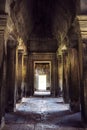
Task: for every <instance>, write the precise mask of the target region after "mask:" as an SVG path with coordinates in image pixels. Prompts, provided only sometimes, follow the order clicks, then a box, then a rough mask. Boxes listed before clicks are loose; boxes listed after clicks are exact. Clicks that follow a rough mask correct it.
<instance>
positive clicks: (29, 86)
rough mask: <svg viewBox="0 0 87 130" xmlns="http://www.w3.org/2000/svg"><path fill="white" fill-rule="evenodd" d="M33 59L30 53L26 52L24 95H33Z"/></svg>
mask: <svg viewBox="0 0 87 130" xmlns="http://www.w3.org/2000/svg"><path fill="white" fill-rule="evenodd" d="M33 75H34V74H33V61H32V58H31V55H30V54H28V64H27V88H26V96H27V97H29V96H33V94H34V88H33V82H34V80H33Z"/></svg>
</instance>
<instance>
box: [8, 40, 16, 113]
mask: <svg viewBox="0 0 87 130" xmlns="http://www.w3.org/2000/svg"><path fill="white" fill-rule="evenodd" d="M15 76H16V42H15V41H13V40H8V43H7V92H6V93H7V106H6V110H7V111H8V112H12V111H14V107H15V100H16V98H15Z"/></svg>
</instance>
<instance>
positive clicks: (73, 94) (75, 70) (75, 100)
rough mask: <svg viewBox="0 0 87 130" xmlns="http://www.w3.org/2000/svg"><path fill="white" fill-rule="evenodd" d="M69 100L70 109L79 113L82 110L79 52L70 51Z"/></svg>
mask: <svg viewBox="0 0 87 130" xmlns="http://www.w3.org/2000/svg"><path fill="white" fill-rule="evenodd" d="M69 61H70V63H69V98H70V108H71V110H72V111H74V112H77V111H79V110H80V82H79V61H78V53H77V50H76V49H74V48H72V49H70V50H69Z"/></svg>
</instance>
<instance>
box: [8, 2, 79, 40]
mask: <svg viewBox="0 0 87 130" xmlns="http://www.w3.org/2000/svg"><path fill="white" fill-rule="evenodd" d="M76 7H77V5H76V1H73V0H72V1H69V0H66V2H64V1H60V0H57V1H56V0H55V1H54V0H51V1H49V0H48V1H46V0H43V1H40V0H38V1H34V0H27V1H24V0H22V1H20V0H18V1H16V2H13V3H12V4H11V12H12V13H11V16H12V19H13V21H14V24H15V26H16V29H17V32H18V33H19V36H21V37H22V38H23V39H24V41H27V40H29V39H32V38H37V37H39V38H53V37H55V38H56V39H57V40H58V42H60V40H61V38H62V39H64V37H65V36H66V34H67V32H68V29H69V28H70V26H71V24H72V22H73V20H74V17H75V14H76ZM61 21H62V22H61Z"/></svg>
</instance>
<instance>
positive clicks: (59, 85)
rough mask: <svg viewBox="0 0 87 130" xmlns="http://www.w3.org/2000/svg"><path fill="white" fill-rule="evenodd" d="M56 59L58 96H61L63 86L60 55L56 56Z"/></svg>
mask: <svg viewBox="0 0 87 130" xmlns="http://www.w3.org/2000/svg"><path fill="white" fill-rule="evenodd" d="M57 59H58V96H59V97H60V96H62V90H63V86H62V74H63V73H62V68H63V67H62V56H61V55H59V54H58V55H57Z"/></svg>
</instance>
